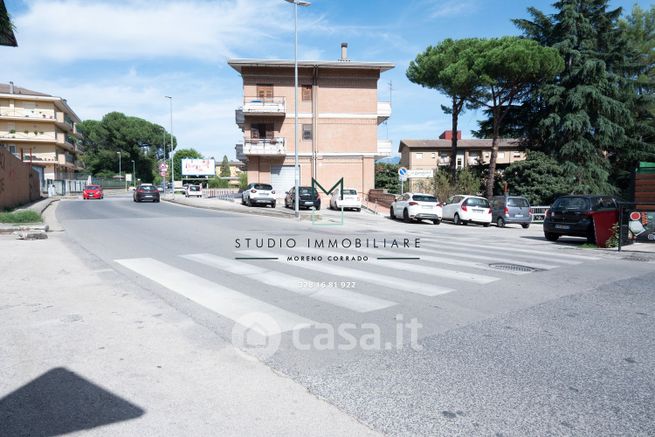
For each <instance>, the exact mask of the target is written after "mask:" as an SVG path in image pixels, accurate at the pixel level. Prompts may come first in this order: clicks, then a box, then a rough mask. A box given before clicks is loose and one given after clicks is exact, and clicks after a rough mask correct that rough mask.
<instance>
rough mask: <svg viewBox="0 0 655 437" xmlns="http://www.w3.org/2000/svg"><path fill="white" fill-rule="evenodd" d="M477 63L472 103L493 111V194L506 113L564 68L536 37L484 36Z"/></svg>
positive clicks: (489, 183) (554, 52)
mask: <svg viewBox="0 0 655 437" xmlns="http://www.w3.org/2000/svg"><path fill="white" fill-rule="evenodd" d="M477 56H478V58H477V61H476V63H475V65H474V71H476V72H477V74H478V76H479V78H480V82H481V87H480V93H479V97H476V98H474V99H473V100H472V102H471V103H470V107H483V108H486V109H487V110H488V111H489V113H490V114H491V121H492V123H491V124H492V137H491V158H490V162H489V173H488V177H487V182H486V190H485V194H486V196H487V198H491V197H492V196H493V194H494V184H495V175H496V162H497V159H498V147H499V142H498V140H499V139H500V134H501V129H502V126H503V122H504V120H505V117H506V116H507V115H508V113H510V112H511V111H512V109H513V108H514V107H515V106H516V105H517V104H520V103H522V101H523V99H525V98H526V97H527V96H528V95H529V93H530V90H531V89H532V86H534V85H535V84H539V83H542V82H544V81H547V80H551V79H552V78H553V77H554V76H555V75H556V74H557V73H559V72H560V71H561V70H562V69H563V68H564V61H563V59H562V58H561V56H560V55H559V54H558V52H557V50H555V49H552V48H549V47H542V46H540V45H539V44H538V43H537V42H536V41H532V40H527V39H522V38H517V37H503V38H493V39H489V40H485V41H484V42H483V44H482V45H480V46H479V51H478V55H477Z"/></svg>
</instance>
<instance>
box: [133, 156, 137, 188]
mask: <svg viewBox="0 0 655 437" xmlns="http://www.w3.org/2000/svg"><path fill="white" fill-rule="evenodd" d="M132 183H133V184H134V189H136V163H135V162H134V160H132Z"/></svg>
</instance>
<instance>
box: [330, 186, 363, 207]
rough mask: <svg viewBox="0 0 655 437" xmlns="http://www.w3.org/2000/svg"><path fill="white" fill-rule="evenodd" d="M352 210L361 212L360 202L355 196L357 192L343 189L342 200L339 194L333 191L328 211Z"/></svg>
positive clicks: (351, 189)
mask: <svg viewBox="0 0 655 437" xmlns="http://www.w3.org/2000/svg"><path fill="white" fill-rule="evenodd" d="M342 208H343V209H354V210H356V211H361V210H362V200H361V199H360V198H359V196H358V195H357V190H355V189H354V188H344V189H343V199H342V198H341V192H340V191H339V190H337V191H335V192H334V194H332V197H331V198H330V209H342Z"/></svg>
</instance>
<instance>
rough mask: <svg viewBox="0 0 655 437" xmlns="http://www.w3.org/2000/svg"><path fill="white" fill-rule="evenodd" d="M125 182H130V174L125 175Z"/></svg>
mask: <svg viewBox="0 0 655 437" xmlns="http://www.w3.org/2000/svg"><path fill="white" fill-rule="evenodd" d="M125 181H126V182H132V173H125Z"/></svg>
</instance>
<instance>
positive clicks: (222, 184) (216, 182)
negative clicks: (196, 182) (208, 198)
mask: <svg viewBox="0 0 655 437" xmlns="http://www.w3.org/2000/svg"><path fill="white" fill-rule="evenodd" d="M229 185H230V183H229V182H228V181H227V180H226V179H221V178H219V177H213V178H211V179H210V180H209V182H207V188H227V187H229Z"/></svg>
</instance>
